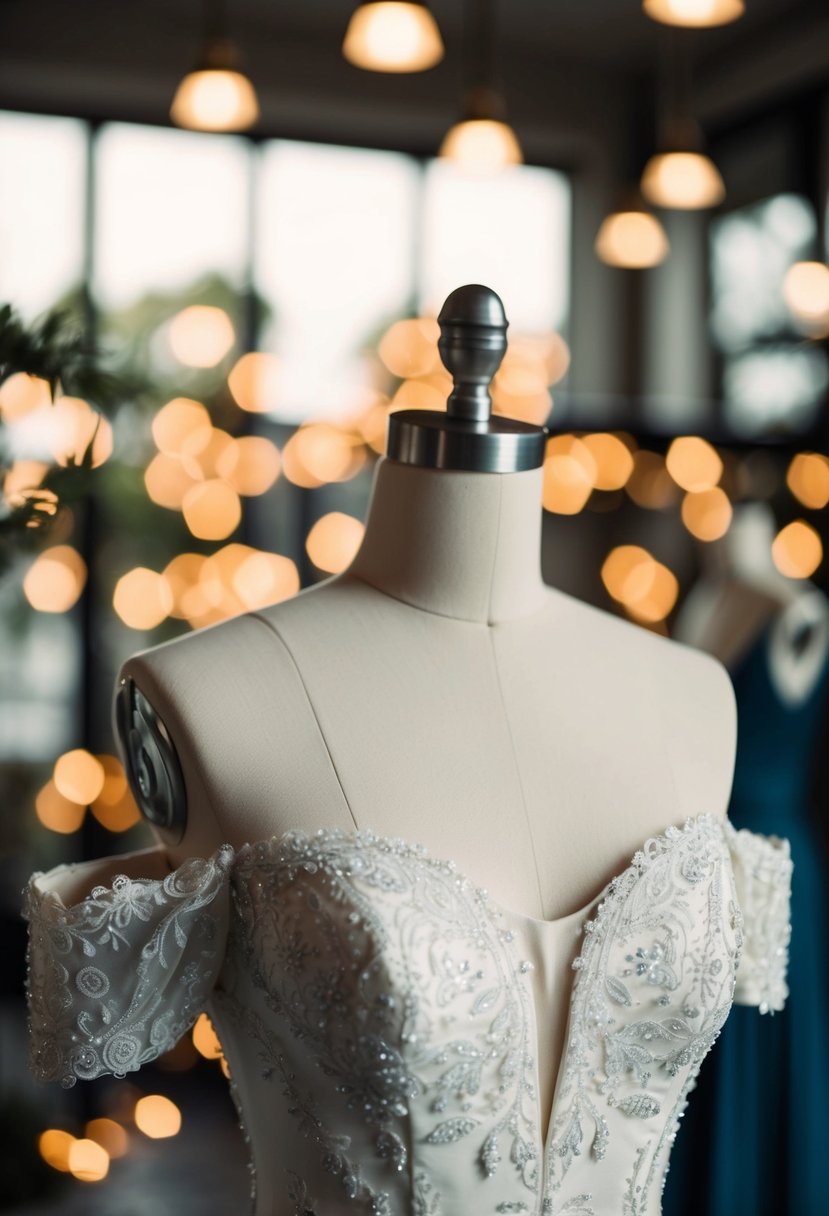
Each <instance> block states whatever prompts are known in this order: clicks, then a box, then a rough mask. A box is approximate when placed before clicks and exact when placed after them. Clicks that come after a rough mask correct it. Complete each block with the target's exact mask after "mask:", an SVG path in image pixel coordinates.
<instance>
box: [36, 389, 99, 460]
mask: <svg viewBox="0 0 829 1216" xmlns="http://www.w3.org/2000/svg"><path fill="white" fill-rule="evenodd" d="M46 418H47V419H48V423H47V425H48V444H49V450H50V451H51V453H52V455H53V457H54V458H55V460H56V462H57V463H58V464H59V465H63V466H66V465H69V464H79V463H80V461H81V458H82V456H83V454H84V452H85V451H86V449H87V448H88V447H89V444H90V443H91V444H92V467H93V468H97V467H98V465H101V464H103V463H104V461H105V460H107V459H108V458H109V457H110V456H111V455H112V446H113V438H112V426H111V425H110V422H109V419H108V418H105V417H104V415H103V414H99V413H98V411H97V410H93V408H92V406H91V405H89V403H88V402H86V401H83V400H81V398H80V397H60V398H59V399H58V400H57V401H56V402H55V404H54V405H53V406H50V407H49V412H48V414H47V415H46Z"/></svg>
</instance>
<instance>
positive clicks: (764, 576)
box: [674, 502, 829, 706]
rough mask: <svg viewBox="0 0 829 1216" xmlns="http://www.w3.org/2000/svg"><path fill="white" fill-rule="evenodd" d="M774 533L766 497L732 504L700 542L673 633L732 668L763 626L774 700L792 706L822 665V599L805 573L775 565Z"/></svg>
mask: <svg viewBox="0 0 829 1216" xmlns="http://www.w3.org/2000/svg"><path fill="white" fill-rule="evenodd" d="M774 533H775V522H774V515H773V513H772V511H771V508H770V507H769V506H768V504H767V503H764V502H753V503H745V504H742V505H740V506H738V507H737V508H736V510H735V512H734V519H733V521H732V524H731V527H730V528H729V530H728V531H727V532H726V534H725V536H723V537H722V538H721V539H720V540H719V541H715V542H714V543H713V544H711V545H710V546H708V547H707V548H706V557H707V563H706V568H705V570H704V573H703V575H702V577H701V578H700V579H699V581H698V582H697V584H696V586H695V587H693V589H692V590H691V592H690V593H689V594H688V596H686V598H685V601H684V603H683V605H682V608H681V609H680V612H679V614H678V616H677V621H676V625H675V631H674V635H675V637H677V638H678V639H680V640H681V641H683V642H687V643H688V644H689V645H692V646H697V647H699V648H700V649H701V650H705V651H706V652H707V653H709V654H713V655H714V656H715V657H716V658H718V659H719V660H720V661H721V662H722V663H725V665H726V666H727V667H728V668H729V670H733V669H734V668H735V667H736V665H737V664H738V663H739V661H740V660H741V658H742V657H743V656H744V655H745V654H746V653H747V651H748V650H749V649H750V648H751V646H752V644H753V643H754V642H755V641H756V639H757V638H758V637H759V635H760V634H761V633H762V632H763V631H764V630H765V629H766V628H767V627H769V651H768V659H769V675H770V678H771V680H772V682H773V684H774V687H775V688H776V690H777V693H778V695H779V696H780V697H781V699H782V700H783V701H784V702H785V703H787V704H789V705H790V706H795V705H797V704H799V703H800V702H802V701H805V700H806V698H807V697H808V696H809V695H810V693H811V691H812V689H813V687H814V686H815V683H816V681H817V680H818V678H819V677H820V675H821V673H822V671H823V665H824V662H825V660H826V654H827V650H829V602H828V601H827V599H826V596H825V595H824V594H823V592H822V591H820V589H819V588H818V587H816V586H815V584H814V583H812V582H810V581H809V580H808V579H791V578H787V577H786V576H785V575H783V574H781V573H780V571H779V570H778V569H777V568H776V566H775V565H774V562H773V561H772V541H773V540H774Z"/></svg>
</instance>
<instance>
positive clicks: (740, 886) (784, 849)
mask: <svg viewBox="0 0 829 1216" xmlns="http://www.w3.org/2000/svg"><path fill="white" fill-rule="evenodd" d="M726 828H727V830H728V833H729V840H730V842H731V846H732V847H731V852H732V864H733V869H734V882H735V886H736V888H737V898H738V900H739V903H740V907H741V908H742V911H743V917H744V920H745V949H744V952H743V958H742V962H741V965H740V971H739V974H738V976H737V986H736V988H735V990H734V1001H735V1003H736V1004H738V1005H756V1006H757V1007H758V1008H759V1010H760V1012H761V1013H774V1012H775V1011H779V1010H781V1009H782V1008H783V1006H784V1005H785V1003H786V998H787V996H788V995H789V989H788V986H787V984H786V974H787V971H788V966H789V941H790V939H791V932H792V930H791V924H790V921H789V905H790V899H791V880H792V871H793V863H792V858H791V847H790V845H789V842H788V840H785V839H783V838H781V837H778V836H759V835H757V834H756V833H754V832H749V831H747V830H746V829H745V828H741V829H740V830H739V831H737V830H736V829H735V828H734V827H733V825H732V824H731V823H727V824H726Z"/></svg>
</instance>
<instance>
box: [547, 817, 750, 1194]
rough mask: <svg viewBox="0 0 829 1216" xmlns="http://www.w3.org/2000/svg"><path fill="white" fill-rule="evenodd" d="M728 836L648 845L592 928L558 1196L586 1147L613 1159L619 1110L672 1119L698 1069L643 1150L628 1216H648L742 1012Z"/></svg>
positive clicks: (693, 836)
mask: <svg viewBox="0 0 829 1216" xmlns="http://www.w3.org/2000/svg"><path fill="white" fill-rule="evenodd" d="M719 826H720V824H719V821H716V820H712V819H711V818H710V817H707V816H699V817H698V818H697V819H695V820H692V819H689V820H687V821H686V823H685V826H684V828H683V829H682V830H680V829H679V828H675V827H672V828H668V829H667V831H666V832H665V833H664V834H663V835H662V836H659V837H655V838H653V839H651V840H649V841H648V842H647V843H646V844H645V845H644V847H643V848H642V849H641V850H639V851H638V852H637V853H636V854H635V856H634V858H633V861H632V863H631V865H630V866H629V867H628V869H627V870H626V871H625V872H624V873H623V874H621V875H619V876H618V877H617V878H615V879H613V881H612V882H611V884H610V888H609V891H608V896H607V898H606V899H605V900H604V901H603V902H602V903H600V904H599V907H598V911H597V915H596V917H595V919H593V920H591V921H587V922H586V924H585V925H584V926H583V930H584V935H585V940H584V946H583V948H582V951H581V953H580V955H579V956H578V958H576V959H575V960H574V962H573V967H574V969H575V970H576V971H577V977H576V982H575V983H574V986H573V990H572V995H571V1012H570V1025H569V1028H568V1035H567V1049H566V1055H565V1060H564V1066H563V1070H562V1076H561V1083H560V1088H559V1090H558V1093H557V1095H556V1107H557V1109H556V1115H555V1123H554V1126H553V1136H552V1143H551V1146H550V1151H549V1155H548V1161H547V1187H548V1189H549V1192H551V1193H552V1192H556V1191H558V1190H560V1188H561V1187H562V1184H563V1181H564V1178H565V1176H566V1174H567V1172H568V1170H569V1169H570V1167H571V1166H572V1164H573V1160H574V1158H575V1157H577V1156H578V1155H579V1154H580V1153H581V1152H582V1149H583V1148H587V1149H588V1150H589V1152H590V1154H591V1156H592V1157H593V1158H594V1159H595V1160H596V1161H601V1160H602V1159H603V1158H604V1157H605V1155H606V1152H607V1145H608V1139H609V1127H608V1120H607V1117H606V1116H608V1115H609V1113H610V1111H611V1110H613V1109H617V1110H620V1111H622V1112H623V1113H624V1114H625V1115H627V1116H629V1117H631V1118H635V1119H641V1120H642V1121H643V1122H644V1123H647V1121H648V1120H650V1119H653V1118H654V1117H656V1116H658V1115H659V1114H660V1113H661V1111H662V1104H663V1099H662V1094H663V1093H664V1092H665V1091H666V1090H667V1088H668V1085H669V1081H668V1080H667V1079H666V1078H674V1077H676V1076H677V1075H678V1074H679V1073H680V1071H681V1070H682V1069H685V1068H687V1069H688V1070H689V1071H688V1074H687V1076H686V1077H685V1079H684V1082H683V1091H681V1092H680V1095H679V1097H678V1098H677V1099H676V1100H675V1102H674V1106H673V1109H672V1111H671V1114H670V1116H669V1118H668V1119H667V1120H666V1121H665V1122H664V1125H663V1131H662V1135H661V1136H660V1137H659V1139H658V1141H657V1144H656V1148H655V1149H653V1145H654V1137H651V1138H649V1139H648V1141H647V1142H646V1143H644V1144H642V1145H641V1146H640V1148H639V1150H638V1151H637V1155H636V1160H635V1163H634V1169H633V1173H632V1175H631V1176H630V1178H629V1179H628V1180H627V1184H628V1185H627V1189H626V1191H625V1195H624V1203H623V1208H622V1211H623V1213H624V1216H638V1213H640V1212H644V1211H645V1210H646V1208H645V1205H646V1201H647V1197H648V1193H649V1190H650V1187H651V1185H652V1184H653V1181H654V1178H655V1176H656V1172H657V1170H658V1168H659V1162H660V1158H661V1149H662V1147H663V1145H664V1143H665V1140H666V1139H667V1138H668V1137H669V1136H672V1135H673V1134H675V1125H676V1117H677V1113H678V1110H679V1108H680V1107H681V1105H682V1104H683V1098H684V1092H687V1088H689V1087H690V1084H691V1083H692V1081H693V1078H694V1077H695V1076H696V1074H697V1072H698V1070H699V1067H700V1065H701V1062H702V1060H703V1058H704V1057H705V1055H706V1054H707V1052H708V1051H709V1050H710V1048H711V1046H712V1045H713V1043H714V1041H715V1039H716V1038H717V1036H718V1035H719V1032H720V1030H721V1028H722V1025H723V1023H724V1022H725V1019H726V1017H727V1015H728V1012H729V1009H730V1007H731V1000H732V993H733V989H734V984H735V979H736V974H737V970H738V966H739V961H740V955H741V951H742V915H741V912H740V909H739V908H738V906H737V903H736V898H735V891H734V887H733V883H732V881H731V878H730V875H731V870H730V867H729V857H728V851H727V848H726V846H725V844H724V841H723V838H722V836H721V834H720V832H719V831H717V830H715V829H716V828H718V827H719ZM724 879H725V890H723V880H724ZM724 901H725V906H724ZM643 939H644V940H643ZM634 942H636V943H641V944H636V945H632V943H634ZM620 964H621V965H620ZM635 1007H637V1008H638V1007H641V1008H642V1010H643V1013H642V1015H640V1016H638V1017H636V1018H633V1019H631V1018H630V1017H629V1016H628V1017H622V1018H621V1020H620V1018H619V1016H618V1015H619V1014H620V1013H621V1011H622V1010H624V1009H632V1008H635ZM600 1062H601V1063H600ZM602 1111H604V1112H605V1113H604V1114H603V1113H602ZM652 1150H653V1151H652ZM648 1158H650V1161H651V1165H650V1168H649V1169H648V1170H647V1172H646V1174H645V1175H644V1178H643V1174H642V1171H643V1170H644V1169H645V1163H646V1161H647V1160H648ZM642 1178H643V1180H640V1179H642ZM663 1185H664V1178H663Z"/></svg>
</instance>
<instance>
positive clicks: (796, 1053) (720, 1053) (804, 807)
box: [665, 503, 829, 1216]
mask: <svg viewBox="0 0 829 1216" xmlns="http://www.w3.org/2000/svg"><path fill="white" fill-rule="evenodd" d="M775 530H776V524H775V518H774V515H773V513H772V511H771V509H770V507H769V506H767V504H765V503H747V504H742V505H740V506H739V507H738V508H737V509H736V510H735V512H734V519H733V521H732V525H731V528H730V529H729V531H728V532H727V533H726V534H725V536H724V537H723V538H722V539H721V540H720V541H718V542H715V543H714V544H713V545H711V546H706V549H705V557H706V565H705V569H704V572H703V575H702V577H701V579H700V580H699V582H698V583H697V585H696V586H695V587H694V588H693V590H692V591H691V592H690V594H689V595H688V596H687V598H686V600H685V602H684V604H683V608H682V612H681V614H680V617H679V619H678V621H677V625H676V628H677V631H678V633H679V636H681V637H682V638H683V639H684V640H686V641H689V642H695V643H696V644H697V645H700V646H704V647H706V648H709V649H711V650H712V651H713V652H714V653H716V654H717V656H718V657H719V658H720V659H722V660H723V661H726V662H727V663H728V665H729V670H730V672H731V676H732V680H733V684H734V688H735V692H736V696H737V702H738V706H739V717H740V732H739V734H740V737H739V745H738V748H737V757H736V766H735V776H734V784H733V789H732V796H731V802H730V805H729V822H731V823H732V824H733V825H734V827H735V828H737V829H738V830H740V831H745V830H748V831H752V832H763V831H767V830H771V831H774V832H779V833H781V834H783V835H785V836H786V838H787V839H788V840H789V841H790V847H791V857H792V862H793V866H794V881H793V884H792V898H791V926H792V940H791V952H790V956H789V962H788V975H789V984H790V994H789V998H788V1001H787V1004H786V1011H785V1013H784V1015H783V1016H782V1017H781V1018H779V1019H778V1018H774V1019H755V1018H752V1017H751V1016H748V1017H746V1014H747V1013H750V1011H748V1010H746V1009H744V1008H737V1009H734V1010H733V1011H732V1012H733V1016H730V1017H729V1019H728V1021H727V1022H726V1024H725V1026H724V1027H723V1034H722V1037H721V1040H720V1042H719V1043H718V1045H717V1049H716V1051H714V1053H713V1058H712V1060H711V1061H710V1063H706V1066H705V1067H704V1068H703V1070H702V1073H701V1075H700V1083H699V1089H698V1092H697V1093H696V1094H695V1095H694V1099H693V1101H692V1102H691V1104H690V1108H689V1110H688V1111H687V1113H686V1118H685V1122H684V1125H683V1133H682V1136H681V1137H680V1138H679V1141H678V1143H677V1146H676V1150H677V1151H676V1153H675V1155H674V1160H673V1161H672V1168H671V1171H670V1175H669V1177H668V1186H667V1190H666V1194H665V1213H666V1216H692V1214H694V1216H695V1214H696V1213H698V1212H705V1213H706V1214H707V1216H748V1214H749V1213H750V1214H751V1216H776V1214H777V1213H779V1212H798V1213H803V1214H804V1216H806V1213H811V1212H819V1211H822V1210H823V1208H824V1207H825V1202H826V1187H827V1180H826V1169H825V1155H824V1152H823V1142H822V1139H821V1132H820V1130H819V1129H822V1128H824V1127H825V1126H826V1120H827V1116H828V1115H829V1097H828V1096H827V1095H829V1050H827V1045H826V1035H825V1032H824V1028H823V1020H824V1017H823V1015H824V1010H825V1008H826V1005H827V1002H829V976H827V973H826V968H825V964H824V960H825V959H826V957H827V953H829V950H827V926H829V915H827V911H828V909H827V904H826V857H825V851H824V849H823V848H822V839H821V837H822V833H821V831H820V829H819V826H818V825H819V823H821V822H822V820H823V819H824V817H825V812H824V794H825V791H820V790H818V789H817V788H816V787H815V761H816V759H817V757H818V756H819V755H820V754H821V751H822V750H823V749H824V748H825V736H826V729H827V721H828V720H829V716H828V715H827V709H829V696H828V695H827V694H828V693H829V601H827V599H826V596H825V595H824V594H823V592H822V591H821V590H820V589H819V588H818V587H816V586H815V585H814V584H813V583H811V582H809V581H808V580H805V579H789V578H786V577H784V576H783V575H782V574H781V573H780V572H779V571H778V570H777V569H776V567H775V566H774V564H773V561H772V542H773V539H774V534H775ZM772 825H773V826H772ZM747 1110H750V1111H751V1115H750V1117H748V1118H746V1117H745V1112H746V1111H747ZM770 1146H774V1149H773V1151H770Z"/></svg>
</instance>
